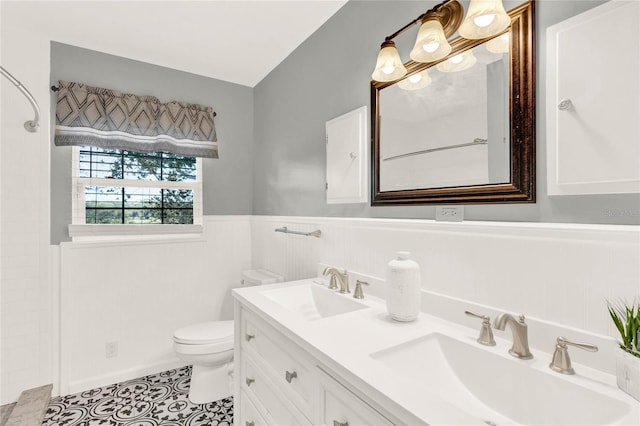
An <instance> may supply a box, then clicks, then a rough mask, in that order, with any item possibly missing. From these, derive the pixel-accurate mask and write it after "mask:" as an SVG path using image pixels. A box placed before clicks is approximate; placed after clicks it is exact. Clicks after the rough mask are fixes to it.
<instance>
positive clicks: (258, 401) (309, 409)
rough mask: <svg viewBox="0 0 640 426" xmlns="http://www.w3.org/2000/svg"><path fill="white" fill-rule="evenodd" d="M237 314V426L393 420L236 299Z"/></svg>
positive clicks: (331, 425) (360, 424)
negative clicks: (329, 373)
mask: <svg viewBox="0 0 640 426" xmlns="http://www.w3.org/2000/svg"><path fill="white" fill-rule="evenodd" d="M235 314H236V316H235V318H236V330H235V331H236V333H235V353H234V356H235V361H234V364H235V373H234V413H235V415H236V418H237V419H238V420H237V421H236V423H235V424H236V426H266V425H272V426H280V425H301V426H302V425H326V426H365V425H380V426H382V425H393V424H394V423H393V422H391V421H390V420H388V419H387V418H386V417H385V416H384V415H383V414H381V410H378V409H376V408H375V407H372V406H371V405H369V404H368V403H366V402H365V401H363V400H361V399H360V398H359V397H358V396H357V395H356V394H355V393H354V391H353V390H350V389H349V388H347V387H345V386H344V385H343V384H341V383H340V382H339V381H338V380H337V379H339V378H334V377H331V376H329V375H328V374H327V373H325V372H324V367H323V366H322V364H321V363H320V362H319V361H318V360H317V359H315V358H314V357H313V356H312V355H311V354H309V353H307V352H306V351H304V350H303V349H302V348H300V347H299V346H298V345H296V344H295V343H294V342H292V341H291V340H290V339H289V338H287V337H286V336H285V335H284V334H282V333H280V332H279V331H277V330H276V329H275V328H273V327H271V326H270V325H268V324H266V322H265V321H263V320H262V319H260V318H259V317H258V316H257V315H255V314H254V313H252V312H250V311H249V310H248V309H247V308H246V307H245V306H242V305H241V304H240V302H238V301H236V302H235Z"/></svg>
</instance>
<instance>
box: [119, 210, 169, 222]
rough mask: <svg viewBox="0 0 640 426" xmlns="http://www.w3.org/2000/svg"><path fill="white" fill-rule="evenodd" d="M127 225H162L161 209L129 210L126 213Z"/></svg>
mask: <svg viewBox="0 0 640 426" xmlns="http://www.w3.org/2000/svg"><path fill="white" fill-rule="evenodd" d="M124 223H125V224H161V223H162V210H161V209H127V210H125V211H124Z"/></svg>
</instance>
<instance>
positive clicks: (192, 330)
mask: <svg viewBox="0 0 640 426" xmlns="http://www.w3.org/2000/svg"><path fill="white" fill-rule="evenodd" d="M282 281H284V278H283V277H282V276H281V275H278V274H275V273H273V272H271V271H267V270H266V269H256V270H249V271H242V281H241V284H242V285H243V286H250V285H262V284H272V283H277V282H282ZM173 347H174V349H175V351H176V354H177V355H178V358H180V359H181V360H183V361H185V362H188V363H189V364H192V365H193V369H192V370H191V385H190V387H189V400H190V401H191V402H193V403H194V404H204V403H206V402H211V401H217V400H219V399H223V398H228V397H230V396H231V395H232V393H233V391H232V386H231V380H230V375H231V373H232V372H233V321H207V322H201V323H197V324H192V325H189V326H186V327H183V328H179V329H178V330H176V331H175V332H174V333H173Z"/></svg>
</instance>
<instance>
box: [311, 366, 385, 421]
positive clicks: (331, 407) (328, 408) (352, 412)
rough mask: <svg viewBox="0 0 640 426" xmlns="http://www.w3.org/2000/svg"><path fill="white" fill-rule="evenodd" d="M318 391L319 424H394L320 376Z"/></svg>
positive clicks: (331, 381) (329, 379) (343, 389)
mask: <svg viewBox="0 0 640 426" xmlns="http://www.w3.org/2000/svg"><path fill="white" fill-rule="evenodd" d="M322 376H323V378H322V384H321V390H320V424H321V425H325V426H372V425H375V426H382V425H393V424H394V423H393V422H391V421H390V420H389V419H387V418H386V417H385V416H383V415H382V414H381V413H379V412H378V411H376V410H375V409H374V408H373V407H371V406H370V405H369V404H367V403H366V402H364V401H363V400H361V399H360V398H358V397H357V396H356V395H355V394H353V393H352V392H351V391H349V390H348V389H347V388H345V387H343V386H342V385H341V384H340V383H338V382H336V381H335V380H334V379H333V378H332V377H330V376H329V375H326V374H324V372H323V374H322Z"/></svg>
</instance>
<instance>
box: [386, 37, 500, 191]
mask: <svg viewBox="0 0 640 426" xmlns="http://www.w3.org/2000/svg"><path fill="white" fill-rule="evenodd" d="M494 40H498V41H500V40H502V41H504V37H503V36H502V35H501V36H498V37H496V38H495V39H492V40H491V41H488V42H485V43H483V44H481V45H479V46H476V47H474V48H473V49H468V50H466V51H464V52H460V53H458V54H456V55H455V56H452V57H451V58H450V59H448V60H446V61H444V62H441V63H439V64H438V65H437V66H436V67H431V68H429V69H425V70H423V71H420V72H417V73H414V74H413V75H410V76H408V77H406V78H404V79H403V80H401V81H400V82H398V84H394V85H390V86H387V87H385V88H384V89H382V90H381V91H380V136H381V143H380V160H381V161H380V189H381V190H382V191H394V190H406V189H416V188H441V187H451V186H460V185H483V184H489V183H506V182H509V172H510V162H509V53H508V34H507V52H504V50H502V49H500V48H499V47H500V46H498V48H493V49H492V50H493V51H490V50H489V46H490V45H491V44H490V43H493V42H494ZM500 50H502V52H500ZM434 100H437V101H434Z"/></svg>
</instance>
